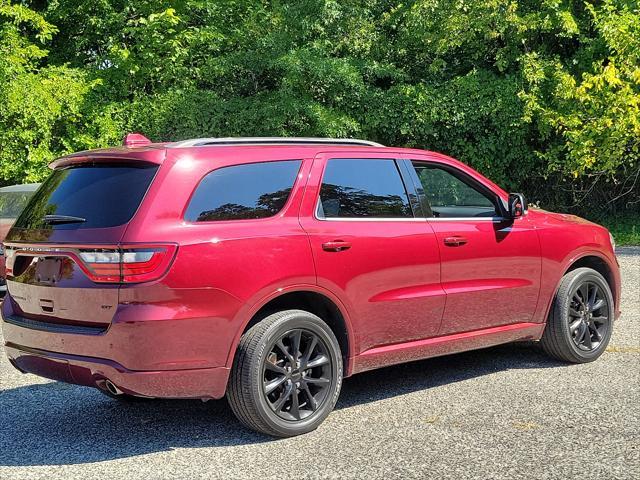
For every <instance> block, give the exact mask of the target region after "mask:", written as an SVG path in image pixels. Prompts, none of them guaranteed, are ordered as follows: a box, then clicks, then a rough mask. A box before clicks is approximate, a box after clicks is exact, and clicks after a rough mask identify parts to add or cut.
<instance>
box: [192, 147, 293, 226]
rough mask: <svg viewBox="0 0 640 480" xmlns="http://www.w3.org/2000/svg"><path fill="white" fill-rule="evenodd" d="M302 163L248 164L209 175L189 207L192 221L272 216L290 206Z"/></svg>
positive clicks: (201, 183) (197, 190)
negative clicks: (292, 191)
mask: <svg viewBox="0 0 640 480" xmlns="http://www.w3.org/2000/svg"><path fill="white" fill-rule="evenodd" d="M300 163H301V162H300V161H299V160H294V161H291V160H289V161H284V162H263V163H249V164H245V165H234V166H232V167H224V168H220V169H218V170H214V171H213V172H211V173H209V174H208V175H206V176H205V177H204V178H203V179H202V182H200V185H198V188H197V189H196V192H195V193H194V194H193V198H192V199H191V202H190V203H189V207H188V208H187V213H186V215H185V218H186V219H187V220H189V221H191V222H205V221H212V220H242V219H251V218H265V217H271V216H273V215H275V214H276V213H278V212H279V211H280V210H282V207H284V204H285V203H287V199H288V198H289V194H290V193H291V188H292V187H293V184H294V183H295V180H296V175H297V174H298V170H300Z"/></svg>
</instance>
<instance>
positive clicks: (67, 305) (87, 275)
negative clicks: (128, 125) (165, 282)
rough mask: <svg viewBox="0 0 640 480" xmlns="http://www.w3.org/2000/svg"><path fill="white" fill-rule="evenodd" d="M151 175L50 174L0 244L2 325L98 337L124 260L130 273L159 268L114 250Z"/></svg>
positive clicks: (116, 168) (152, 171) (84, 167)
mask: <svg viewBox="0 0 640 480" xmlns="http://www.w3.org/2000/svg"><path fill="white" fill-rule="evenodd" d="M158 168H159V165H158V164H155V163H148V162H143V161H135V162H133V161H129V162H127V161H123V160H118V159H111V160H107V159H94V160H91V159H87V160H86V161H82V162H71V163H69V164H66V165H63V166H62V167H59V168H57V169H56V170H54V171H53V173H52V174H51V175H50V177H49V178H48V179H47V180H46V181H45V182H44V183H43V184H42V186H41V187H40V188H39V189H38V191H37V192H36V193H35V194H34V196H33V197H32V198H31V200H30V201H29V203H28V205H27V207H26V208H25V210H24V211H23V212H22V214H21V215H20V216H19V217H18V219H17V220H16V222H15V224H14V226H13V228H12V229H11V230H10V231H9V233H8V235H7V238H6V239H5V241H4V244H5V252H6V253H5V255H6V268H7V272H6V274H7V289H8V292H9V297H8V299H9V300H8V301H10V302H11V312H12V313H11V315H10V317H9V318H5V320H6V321H9V322H12V323H18V324H23V325H25V326H30V327H35V328H46V329H55V328H57V327H60V328H71V329H73V328H76V329H78V331H83V330H84V331H86V332H87V333H90V332H100V331H103V330H105V329H106V328H107V327H108V326H109V324H110V322H111V320H112V318H113V315H114V313H115V311H116V309H117V305H118V287H119V285H120V284H121V283H122V281H123V274H124V273H123V267H122V261H123V258H127V259H129V260H133V261H134V262H133V263H130V265H133V266H137V267H139V266H140V265H142V266H144V264H145V261H148V260H151V259H152V258H154V261H157V260H158V259H157V258H156V256H155V253H154V251H153V249H143V250H142V251H141V252H142V253H140V252H137V251H136V250H131V251H127V250H126V249H124V248H123V246H122V245H121V244H120V242H121V240H122V238H123V235H124V233H125V230H126V228H127V224H128V222H129V221H130V220H131V219H132V217H133V216H134V214H135V212H136V210H137V209H138V208H139V206H140V204H141V202H142V200H143V198H144V196H145V194H146V192H147V190H148V189H149V186H150V185H151V183H152V182H153V179H154V177H155V175H156V172H157V170H158ZM131 252H133V254H132V253H131ZM143 270H144V269H143ZM129 273H131V272H129ZM134 273H136V272H135V271H134ZM4 311H5V312H7V311H8V310H7V309H5V310H4Z"/></svg>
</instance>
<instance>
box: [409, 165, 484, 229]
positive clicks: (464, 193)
mask: <svg viewBox="0 0 640 480" xmlns="http://www.w3.org/2000/svg"><path fill="white" fill-rule="evenodd" d="M413 166H414V168H415V169H416V173H417V175H418V178H419V179H420V183H421V185H422V188H423V190H424V194H425V196H426V198H427V201H428V203H429V205H430V206H431V210H432V212H433V215H434V216H435V217H444V218H446V217H454V218H455V217H493V216H495V215H496V209H495V205H494V202H493V201H492V200H491V199H490V198H489V197H487V195H486V194H485V193H483V192H482V191H481V190H480V189H479V188H477V187H474V186H472V185H471V184H470V183H471V182H470V181H469V180H468V181H464V180H463V179H462V175H464V174H462V173H460V175H455V174H454V173H452V172H451V171H449V170H447V169H443V168H440V167H437V166H434V165H429V164H421V163H419V162H414V163H413Z"/></svg>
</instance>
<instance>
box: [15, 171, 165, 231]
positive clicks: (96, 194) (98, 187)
mask: <svg viewBox="0 0 640 480" xmlns="http://www.w3.org/2000/svg"><path fill="white" fill-rule="evenodd" d="M157 169H158V166H157V165H152V164H142V163H141V164H126V165H123V164H108V165H96V164H87V165H78V166H74V167H69V168H64V169H60V170H55V171H54V172H53V173H52V174H51V175H50V176H49V178H48V179H47V180H46V181H45V182H44V183H43V184H42V186H41V187H40V189H38V191H37V192H36V193H35V195H34V196H33V197H32V198H31V201H30V202H29V204H28V205H27V207H26V208H25V210H24V212H23V213H22V214H21V215H20V216H19V217H18V220H17V221H16V227H18V228H29V229H35V228H53V229H58V230H61V229H74V228H103V227H114V226H117V225H122V224H125V223H127V222H128V221H129V220H131V217H132V216H133V214H134V213H135V211H136V210H137V209H138V206H139V205H140V202H141V201H142V198H143V197H144V195H145V193H146V192H147V189H148V188H149V185H150V184H151V181H152V180H153V177H154V175H155V173H156V171H157ZM45 215H69V216H73V217H79V218H81V219H84V221H83V222H77V223H62V224H52V223H47V222H44V221H43V218H44V216H45Z"/></svg>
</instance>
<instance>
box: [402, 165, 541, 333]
mask: <svg viewBox="0 0 640 480" xmlns="http://www.w3.org/2000/svg"><path fill="white" fill-rule="evenodd" d="M407 165H408V166H409V167H413V170H414V172H415V175H416V176H415V177H414V178H415V179H416V183H417V186H418V188H419V189H420V191H419V195H420V196H421V197H422V198H423V199H424V200H425V201H426V203H427V204H428V205H427V206H426V207H425V209H426V210H429V211H428V215H427V216H428V223H429V228H428V232H429V233H431V232H432V231H433V232H435V237H436V239H437V246H438V248H439V249H440V256H441V259H442V270H441V279H442V287H443V289H444V291H445V292H446V295H447V302H446V308H445V311H444V316H443V319H442V328H441V329H440V331H439V335H447V334H452V333H459V332H467V331H471V330H479V329H483V328H490V327H497V326H501V325H508V324H514V323H520V322H529V321H531V319H532V318H533V314H534V312H535V309H536V305H537V302H538V293H539V290H540V272H541V258H540V244H539V241H538V236H537V233H536V232H535V229H534V226H533V225H532V224H531V223H530V222H529V219H528V217H526V216H525V217H521V218H518V219H515V220H507V219H505V218H504V216H503V213H504V210H503V207H502V206H501V202H500V199H499V197H498V195H497V193H495V192H493V191H492V190H491V188H489V187H488V186H487V185H484V184H483V183H482V182H481V181H480V180H479V179H478V178H475V177H473V176H471V174H468V173H466V172H464V171H463V170H461V169H460V168H457V167H455V166H452V165H449V164H446V163H441V162H438V161H435V160H431V161H428V160H412V161H408V162H407Z"/></svg>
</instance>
